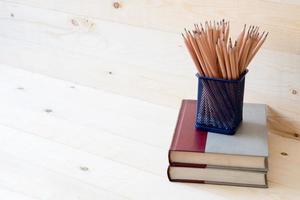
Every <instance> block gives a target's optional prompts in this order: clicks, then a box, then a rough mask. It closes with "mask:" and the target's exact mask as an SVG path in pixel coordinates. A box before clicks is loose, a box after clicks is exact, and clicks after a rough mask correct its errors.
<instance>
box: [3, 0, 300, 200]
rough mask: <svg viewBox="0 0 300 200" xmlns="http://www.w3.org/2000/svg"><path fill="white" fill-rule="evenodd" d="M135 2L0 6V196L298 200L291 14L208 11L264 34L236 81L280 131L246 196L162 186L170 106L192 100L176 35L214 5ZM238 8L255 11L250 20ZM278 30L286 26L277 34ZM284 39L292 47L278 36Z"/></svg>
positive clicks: (189, 71) (7, 199)
mask: <svg viewBox="0 0 300 200" xmlns="http://www.w3.org/2000/svg"><path fill="white" fill-rule="evenodd" d="M83 1H84V2H89V4H81V3H83ZM45 2H46V3H45ZM53 2H55V3H53ZM80 2H81V3H80ZM143 2H144V3H145V2H148V4H146V3H145V4H143V5H146V6H145V7H143V8H145V9H147V11H149V12H148V13H144V11H143V10H140V12H139V14H140V15H141V16H142V17H141V18H136V16H135V13H134V12H133V11H134V10H136V9H138V8H139V6H135V4H134V3H137V2H136V1H128V2H127V1H126V2H125V1H124V2H123V1H122V2H121V6H120V8H117V9H115V8H112V9H111V10H109V11H108V10H107V9H106V7H107V6H111V4H112V2H111V1H104V0H103V1H95V0H89V1H87V0H76V1H70V0H65V1H50V0H45V1H43V2H42V1H37V0H22V1H21V0H9V1H8V0H5V1H2V0H1V1H0V26H1V29H0V47H1V48H0V199H1V200H2V199H3V200H15V199H18V200H62V199H63V200H75V199H78V200H79V199H83V200H99V199H107V200H109V199H136V200H141V199H211V200H222V199H227V200H239V199H243V200H255V199H258V200H281V199H282V200H297V199H299V196H300V169H299V166H300V156H299V153H300V145H299V134H296V133H299V131H300V120H299V113H300V108H299V99H300V95H299V92H298V89H299V88H300V82H299V74H300V68H299V63H300V56H299V49H300V48H299V46H300V43H299V40H298V39H299V26H295V23H294V22H295V21H297V20H296V18H295V16H294V15H296V14H297V16H299V13H300V12H297V10H299V8H300V6H299V5H298V4H297V3H296V1H288V2H289V3H287V4H286V6H282V4H283V3H284V2H285V1H284V2H283V1H273V0H272V1H262V0H258V1H257V0H256V1H255V2H256V3H259V6H257V5H256V3H252V1H248V3H245V2H246V1H241V2H240V1H239V3H237V4H236V1H234V0H231V1H230V2H231V3H229V4H228V5H227V3H222V5H219V7H217V8H218V9H217V10H218V11H217V12H218V13H219V16H223V15H228V17H231V16H232V17H234V18H233V25H234V26H235V25H241V26H242V23H240V22H238V20H239V19H238V18H241V17H245V20H248V22H249V23H252V22H255V23H256V22H258V21H259V20H258V21H256V17H257V16H264V17H261V18H262V19H263V20H264V21H263V22H264V24H263V25H264V26H265V27H266V29H267V30H271V31H272V33H273V36H272V34H270V41H271V42H270V44H268V43H266V47H268V48H267V49H263V50H262V51H261V52H260V53H259V54H258V55H257V57H256V58H255V60H254V62H253V63H252V64H251V66H250V72H249V73H248V75H247V76H248V77H247V79H246V93H245V99H246V101H249V102H259V103H266V104H268V105H269V106H270V108H271V109H270V112H269V115H268V118H269V122H271V123H270V125H271V128H272V130H273V129H274V130H275V129H278V130H284V131H285V132H281V131H277V132H276V133H275V132H274V131H270V133H269V152H270V157H269V168H270V170H269V173H268V180H269V181H268V182H269V188H268V189H257V188H243V187H232V186H218V185H201V184H187V183H171V182H169V181H168V179H167V175H166V170H167V167H168V158H167V157H168V156H167V154H168V148H169V145H170V142H171V139H172V135H173V130H174V127H175V123H176V120H177V114H178V110H179V106H180V101H181V99H183V98H195V97H196V86H197V85H196V78H195V77H194V74H195V68H194V66H193V64H192V61H191V60H190V58H189V56H188V54H187V52H186V49H185V48H184V44H183V43H182V38H181V36H180V34H179V32H180V31H179V30H181V28H182V27H183V25H184V24H186V23H188V22H190V21H192V20H191V19H196V18H197V14H199V13H202V11H201V9H203V8H204V9H205V8H207V9H208V10H207V12H206V13H204V14H205V15H207V17H209V16H210V15H211V9H213V8H214V7H215V6H214V5H213V3H210V2H214V3H215V4H219V3H220V1H205V2H206V3H207V6H204V7H201V6H198V7H197V9H198V8H199V9H200V10H194V12H195V15H191V16H187V15H185V14H186V12H187V10H188V11H189V10H191V8H192V7H193V6H192V4H197V2H198V1H191V4H189V3H186V4H185V6H183V5H180V3H179V1H174V3H171V1H166V2H168V3H170V4H171V5H170V7H168V6H167V3H166V2H164V1H143ZM159 2H164V4H160V3H159ZM44 3H45V4H44ZM127 3H128V5H127ZM210 4H212V5H210ZM252 4H253V5H252ZM294 4H295V5H294ZM161 5H165V6H161ZM235 6H238V7H239V8H244V9H246V10H247V12H238V9H236V8H235ZM249 6H251V7H252V8H253V9H255V10H256V12H257V13H260V15H255V17H253V18H251V16H250V15H248V14H247V13H248V12H249V11H248V7H249ZM153 7H155V8H157V9H154V8H153ZM231 7H232V8H234V9H231ZM255 7H256V8H255ZM266 8H267V9H268V10H269V13H266V12H265V11H264V9H266ZM269 8H270V9H269ZM272 8H273V9H272ZM274 8H275V9H274ZM222 9H229V10H226V11H223V10H222ZM253 9H252V10H253ZM99 10H100V12H99ZM282 10H285V11H287V10H288V11H289V12H284V14H282ZM233 11H236V12H237V13H236V14H234V13H233V14H231V13H232V12H233ZM183 13H185V14H183ZM278 13H280V14H281V15H278ZM89 14H91V15H89ZM92 14H93V15H92ZM163 14H166V17H162V16H163ZM181 15H184V17H183V18H179V16H181ZM116 16H117V17H116ZM219 16H218V17H219ZM247 17H248V18H247ZM159 18H161V19H163V20H162V21H159V20H157V19H159ZM103 19H104V20H103ZM205 19H206V18H205ZM243 19H244V18H243ZM269 19H272V20H271V21H269ZM273 19H274V20H273ZM105 20H108V21H105ZM110 20H112V21H116V22H118V20H119V21H120V22H122V23H123V22H124V23H128V24H129V25H128V24H119V23H114V22H111V21H110ZM251 20H252V21H251ZM177 21H179V23H178V24H177ZM131 22H132V23H131ZM169 22H170V23H171V22H172V24H173V25H172V27H171V26H169ZM248 22H247V23H248ZM271 22H272V23H271ZM283 22H284V23H285V24H287V23H290V25H286V26H285V27H284V28H282V27H281V28H278V26H279V25H280V24H282V23H283ZM297 23H298V22H297ZM132 24H133V25H139V26H144V24H146V25H145V26H146V28H145V27H135V26H132ZM258 25H259V24H258ZM297 25H298V24H297ZM282 26H283V25H282ZM174 27H176V29H175V28H174ZM236 27H239V26H236ZM149 28H150V29H149ZM152 28H157V29H161V30H164V31H161V30H153V29H152ZM268 28H269V29H268ZM235 29H236V30H237V28H235ZM165 31H167V32H165ZM169 31H171V32H169ZM172 31H173V32H172ZM286 31H288V32H289V33H291V34H290V37H291V38H294V39H291V40H288V39H287V38H286V37H285V38H283V36H282V35H283V33H286ZM274 38H275V39H274ZM281 135H288V136H289V137H291V138H293V139H289V138H287V137H282V136H281Z"/></svg>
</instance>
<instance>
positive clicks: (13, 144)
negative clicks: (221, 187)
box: [0, 126, 223, 199]
mask: <svg viewBox="0 0 300 200" xmlns="http://www.w3.org/2000/svg"><path fill="white" fill-rule="evenodd" d="M0 130H1V133H2V132H3V133H4V134H1V136H0V137H1V141H0V144H1V145H0V152H1V153H0V155H1V156H0V157H1V160H2V159H4V160H8V161H9V157H8V156H6V157H5V156H2V154H5V153H9V154H10V156H12V157H16V158H17V159H22V160H24V162H25V163H30V164H32V165H37V166H41V167H43V168H46V169H49V170H51V171H53V172H54V173H57V174H60V175H64V176H69V177H72V178H74V179H77V180H79V181H80V182H82V183H86V184H90V185H94V186H95V187H99V188H103V189H104V190H106V191H108V192H111V193H113V194H117V195H121V196H124V197H125V198H129V199H142V198H145V194H147V197H146V198H147V199H157V198H172V199H182V197H183V196H185V197H187V198H193V197H195V196H198V195H199V193H201V195H202V196H203V197H206V198H210V199H223V198H222V197H220V196H218V195H214V194H211V193H209V192H206V191H205V190H203V189H201V188H192V187H189V185H184V184H171V183H169V182H168V179H167V178H166V177H160V176H156V175H152V174H150V173H146V172H143V171H140V170H138V169H135V168H131V167H128V166H126V165H122V164H119V163H116V162H113V161H110V160H107V159H104V158H101V157H98V156H94V155H92V154H89V153H86V152H82V151H78V150H75V149H73V148H69V147H67V146H65V145H61V144H56V143H53V142H50V141H48V140H46V139H43V138H39V137H36V136H33V135H30V134H26V133H24V132H22V131H18V130H14V129H11V128H8V127H5V126H0ZM2 152H3V153H2ZM4 160H3V162H4ZM1 167H2V166H1ZM80 167H84V168H85V167H87V168H88V170H87V171H83V170H80ZM11 170H12V171H13V172H16V170H15V169H14V168H12V169H11ZM163 170H166V169H163ZM0 171H3V170H0ZM1 173H2V172H1ZM41 173H43V172H41ZM10 174H12V173H10ZM24 174H25V173H23V171H22V170H20V171H19V172H18V173H15V175H14V177H20V176H24ZM37 178H39V176H37ZM0 179H1V178H0ZM10 180H12V181H13V180H14V179H11V178H10ZM49 188H50V187H48V188H47V190H48V191H50V190H49ZM57 188H60V189H61V190H63V188H61V187H59V185H58V186H57ZM70 188H72V186H70ZM73 189H74V188H72V190H73ZM166 191H167V192H166ZM67 194H72V192H67ZM85 199H86V198H85Z"/></svg>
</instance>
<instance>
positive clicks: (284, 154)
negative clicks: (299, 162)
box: [280, 152, 288, 156]
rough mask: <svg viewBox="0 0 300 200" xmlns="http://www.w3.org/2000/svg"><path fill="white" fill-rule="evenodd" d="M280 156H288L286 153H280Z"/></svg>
mask: <svg viewBox="0 0 300 200" xmlns="http://www.w3.org/2000/svg"><path fill="white" fill-rule="evenodd" d="M280 154H281V155H283V156H287V155H288V154H287V153H286V152H281V153H280Z"/></svg>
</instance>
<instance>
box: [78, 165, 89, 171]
mask: <svg viewBox="0 0 300 200" xmlns="http://www.w3.org/2000/svg"><path fill="white" fill-rule="evenodd" d="M80 169H81V170H82V171H89V168H88V167H85V166H81V167H80Z"/></svg>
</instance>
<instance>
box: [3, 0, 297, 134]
mask: <svg viewBox="0 0 300 200" xmlns="http://www.w3.org/2000/svg"><path fill="white" fill-rule="evenodd" d="M221 18H225V19H228V20H230V21H231V27H232V32H231V35H232V36H236V34H237V32H238V31H239V30H240V29H241V28H242V26H243V24H244V23H247V24H255V25H259V26H260V27H261V28H262V29H264V30H266V31H269V32H270V36H269V38H268V40H267V42H266V43H265V45H264V47H263V50H262V51H261V52H260V53H259V54H258V56H257V57H256V58H255V59H254V61H253V62H252V63H251V65H250V72H249V74H248V75H247V82H246V93H245V101H248V102H260V103H266V104H268V105H269V106H270V109H269V118H268V119H269V122H270V123H269V126H270V128H271V129H272V130H276V131H278V133H279V134H282V135H287V136H291V137H294V138H297V136H298V134H300V118H299V115H300V106H299V102H300V95H299V92H300V66H299V63H300V56H299V54H300V2H299V1H293V0H288V1H280V0H276V1H275V0H274V1H272V0H269V1H267V0H266V1H262V0H254V1H236V0H228V1H217V0H205V1H199V0H193V1H190V0H189V1H187V0H186V1H180V0H175V1H174V0H165V1H163V0H156V1H145V0H134V1H109V0H102V1H99V0H72V1H71V0H65V1H61V0H45V1H39V0H7V1H1V2H0V25H1V27H2V28H1V29H0V45H1V47H2V48H1V50H0V51H1V52H0V53H1V62H2V63H5V64H9V65H12V66H17V67H22V68H24V69H26V70H30V71H33V72H38V73H42V74H46V75H50V76H52V77H56V78H61V79H64V80H68V81H73V82H76V83H80V84H83V85H87V86H91V87H94V88H99V89H103V90H107V91H110V92H114V93H117V94H122V95H125V96H130V97H135V98H139V99H142V100H145V101H148V102H152V103H156V104H161V105H167V106H170V107H175V108H178V106H179V104H180V100H181V99H182V98H195V96H196V95H195V94H196V78H195V76H194V74H195V69H194V66H193V64H192V62H191V60H190V58H189V55H187V52H186V49H185V47H184V45H183V42H182V39H181V38H180V32H181V31H182V30H183V28H184V27H190V26H191V25H192V24H193V23H196V22H200V21H204V20H210V19H221Z"/></svg>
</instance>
